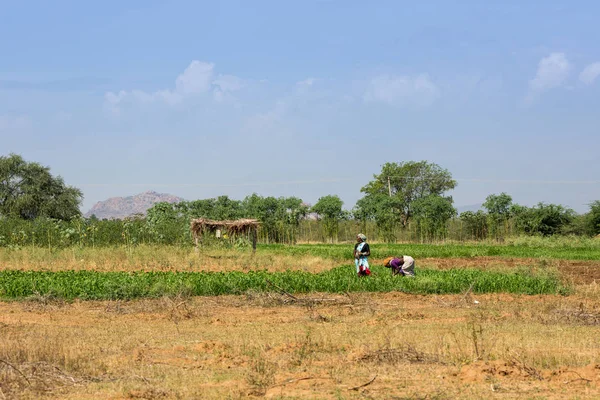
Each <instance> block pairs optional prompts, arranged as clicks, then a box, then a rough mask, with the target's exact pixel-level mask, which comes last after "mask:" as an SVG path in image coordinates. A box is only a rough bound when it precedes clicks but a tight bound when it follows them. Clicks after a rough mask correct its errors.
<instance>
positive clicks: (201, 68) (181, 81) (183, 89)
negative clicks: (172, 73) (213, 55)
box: [175, 60, 215, 94]
mask: <svg viewBox="0 0 600 400" xmlns="http://www.w3.org/2000/svg"><path fill="white" fill-rule="evenodd" d="M214 68H215V65H214V64H212V63H206V62H202V61H197V60H194V61H192V63H191V64H190V65H189V66H188V67H187V68H186V69H185V71H183V73H182V74H181V75H179V76H178V77H177V80H176V81H175V90H176V92H177V93H182V94H197V93H204V92H207V91H208V90H210V88H211V81H212V76H213V70H214Z"/></svg>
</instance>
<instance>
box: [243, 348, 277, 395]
mask: <svg viewBox="0 0 600 400" xmlns="http://www.w3.org/2000/svg"><path fill="white" fill-rule="evenodd" d="M276 372H277V365H276V364H275V363H272V362H270V361H269V360H267V359H266V358H265V356H264V355H263V354H258V355H257V356H256V357H255V358H254V359H253V360H252V364H251V365H250V369H249V371H248V373H247V374H246V382H247V383H248V384H249V385H250V387H251V394H254V395H257V396H264V395H265V394H266V393H267V390H268V389H269V387H270V386H271V385H273V384H274V383H275V373H276Z"/></svg>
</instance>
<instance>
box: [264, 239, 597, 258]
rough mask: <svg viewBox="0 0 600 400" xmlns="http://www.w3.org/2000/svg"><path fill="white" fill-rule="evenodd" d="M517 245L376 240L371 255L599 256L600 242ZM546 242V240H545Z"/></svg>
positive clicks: (320, 249)
mask: <svg viewBox="0 0 600 400" xmlns="http://www.w3.org/2000/svg"><path fill="white" fill-rule="evenodd" d="M526 243H528V244H525V243H524V244H518V245H510V244H509V245H490V244H437V245H436V244H373V245H371V256H372V257H376V258H385V257H387V256H389V255H410V256H412V257H415V258H417V259H418V258H428V257H432V258H470V257H486V256H494V257H514V258H555V259H561V260H600V246H591V245H582V246H571V245H560V244H555V245H553V246H546V245H544V244H542V245H539V244H536V242H526ZM544 243H545V242H544ZM258 251H259V253H260V252H265V253H270V254H285V255H295V256H303V255H307V254H310V255H313V256H318V257H322V258H326V259H334V260H344V259H348V258H349V257H351V256H352V246H351V245H348V244H343V245H342V244H328V245H323V244H318V245H297V246H285V245H263V246H260V247H259V250H258Z"/></svg>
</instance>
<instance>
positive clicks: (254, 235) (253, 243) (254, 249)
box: [252, 226, 257, 254]
mask: <svg viewBox="0 0 600 400" xmlns="http://www.w3.org/2000/svg"><path fill="white" fill-rule="evenodd" d="M256 231H257V228H256V226H255V227H254V229H252V254H254V253H256V236H257V232H256Z"/></svg>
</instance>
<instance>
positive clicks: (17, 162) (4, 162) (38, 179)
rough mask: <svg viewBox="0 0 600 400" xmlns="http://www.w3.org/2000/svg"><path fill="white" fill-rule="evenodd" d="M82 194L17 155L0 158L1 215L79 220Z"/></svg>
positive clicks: (45, 168)
mask: <svg viewBox="0 0 600 400" xmlns="http://www.w3.org/2000/svg"><path fill="white" fill-rule="evenodd" d="M82 199H83V195H82V193H81V191H80V190H79V189H76V188H74V187H71V186H67V185H65V183H64V181H63V179H62V178H61V177H60V176H58V177H54V176H52V174H50V168H48V167H44V166H42V165H40V164H38V163H35V162H26V161H25V160H23V158H22V157H21V156H19V155H16V154H10V155H9V156H8V157H0V216H4V217H17V218H22V219H27V220H33V219H35V218H39V217H47V218H53V219H59V220H66V221H68V220H71V219H73V218H78V217H79V216H80V215H81V213H80V211H79V205H80V203H81V201H82Z"/></svg>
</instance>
